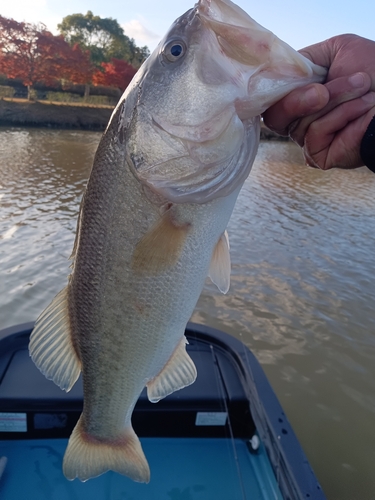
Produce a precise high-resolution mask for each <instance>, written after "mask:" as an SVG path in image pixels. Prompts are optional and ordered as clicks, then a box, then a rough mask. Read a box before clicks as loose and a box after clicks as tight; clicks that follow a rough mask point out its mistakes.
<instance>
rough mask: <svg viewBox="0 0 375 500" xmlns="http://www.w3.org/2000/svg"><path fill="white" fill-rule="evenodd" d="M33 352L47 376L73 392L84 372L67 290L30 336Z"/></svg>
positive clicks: (38, 322) (49, 308)
mask: <svg viewBox="0 0 375 500" xmlns="http://www.w3.org/2000/svg"><path fill="white" fill-rule="evenodd" d="M29 352H30V356H31V358H32V360H33V361H34V363H35V364H36V366H37V367H38V368H39V370H40V371H41V372H42V373H43V375H45V377H47V378H48V379H50V380H53V381H54V382H55V384H57V385H58V386H59V387H60V388H61V389H64V390H65V391H67V392H68V391H70V389H71V388H72V387H73V385H74V384H75V382H76V381H77V379H78V377H79V374H80V372H81V362H80V359H79V357H78V354H77V352H76V350H75V348H74V345H73V341H72V335H71V329H70V324H69V312H68V288H67V287H65V288H64V289H63V290H61V292H60V293H59V294H57V295H56V297H55V298H54V299H53V301H52V302H51V304H50V305H49V306H48V307H47V308H46V309H45V311H43V312H42V314H41V315H40V316H39V318H38V319H37V321H36V323H35V327H34V330H33V331H32V333H31V336H30V343H29Z"/></svg>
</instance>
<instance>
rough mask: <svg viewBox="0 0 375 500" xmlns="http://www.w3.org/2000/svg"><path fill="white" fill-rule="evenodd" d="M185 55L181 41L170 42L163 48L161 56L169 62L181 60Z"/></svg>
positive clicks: (184, 47) (184, 46) (183, 44)
mask: <svg viewBox="0 0 375 500" xmlns="http://www.w3.org/2000/svg"><path fill="white" fill-rule="evenodd" d="M185 53H186V45H185V42H183V41H182V40H172V41H170V42H168V43H167V44H166V45H165V46H164V48H163V55H164V56H165V57H166V59H167V60H168V61H170V62H175V61H177V60H178V59H181V57H183V56H184V55H185Z"/></svg>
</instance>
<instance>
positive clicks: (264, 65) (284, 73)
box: [195, 0, 327, 119]
mask: <svg viewBox="0 0 375 500" xmlns="http://www.w3.org/2000/svg"><path fill="white" fill-rule="evenodd" d="M195 8H196V12H197V15H198V16H199V18H200V20H201V23H202V25H203V26H205V28H206V29H207V30H209V31H211V32H212V33H214V35H215V37H216V42H217V45H218V47H219V53H221V55H222V56H224V57H225V58H226V59H228V60H230V61H232V63H233V64H234V65H235V67H236V70H237V75H241V76H238V77H237V82H239V87H241V90H242V91H243V93H242V95H239V96H238V98H237V99H236V103H235V106H236V111H237V113H238V114H239V116H240V117H241V119H248V118H251V117H253V116H256V115H259V114H261V113H263V112H264V111H265V110H266V109H267V108H268V107H270V106H271V105H272V104H274V103H275V102H277V101H278V100H279V99H281V98H282V97H284V96H285V95H286V94H288V93H289V92H290V91H291V90H293V89H294V88H297V87H298V86H302V85H306V84H308V83H312V82H323V81H324V80H325V78H326V75H327V70H326V68H322V67H321V66H318V65H316V64H313V63H312V62H311V61H310V60H308V59H307V58H305V57H304V56H302V54H300V53H299V52H297V51H295V50H294V49H293V48H292V47H290V46H289V45H288V44H286V43H285V42H283V41H282V40H280V39H279V38H278V37H277V36H276V35H274V34H273V33H272V32H271V31H269V30H267V29H266V28H264V27H263V26H261V25H260V24H258V23H257V22H256V21H254V19H252V18H251V17H250V16H249V15H248V14H247V13H246V12H245V11H244V10H242V9H241V8H240V7H238V6H237V5H235V4H234V3H232V2H231V0H199V2H198V3H197V4H196V6H195ZM206 73H207V70H206Z"/></svg>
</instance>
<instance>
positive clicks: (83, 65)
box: [0, 16, 136, 90]
mask: <svg viewBox="0 0 375 500" xmlns="http://www.w3.org/2000/svg"><path fill="white" fill-rule="evenodd" d="M135 73H136V69H135V68H134V67H133V66H132V65H131V64H129V63H128V62H126V61H123V60H119V59H112V60H111V61H110V62H106V63H102V64H101V65H100V67H99V68H98V67H95V66H94V65H93V64H92V62H91V61H90V52H89V51H88V50H83V49H82V48H81V47H80V46H79V45H78V44H77V43H76V44H74V45H69V44H68V43H67V42H66V41H65V39H64V37H63V36H62V35H59V36H55V35H53V34H52V33H50V32H49V31H48V30H47V29H46V26H45V25H44V24H42V23H39V24H30V23H26V22H21V23H20V22H17V21H15V20H13V19H7V18H5V17H2V16H0V74H4V75H5V76H6V77H7V78H9V79H15V78H17V79H19V80H21V81H22V83H23V84H24V85H26V86H27V87H28V88H29V90H30V88H32V86H33V85H35V84H36V83H44V84H45V85H48V86H54V84H56V83H57V82H59V83H64V82H71V83H75V84H85V85H87V84H94V85H104V86H114V87H118V88H120V89H121V90H124V89H125V88H126V86H127V85H128V84H129V82H130V80H131V78H132V77H133V76H134V74H135Z"/></svg>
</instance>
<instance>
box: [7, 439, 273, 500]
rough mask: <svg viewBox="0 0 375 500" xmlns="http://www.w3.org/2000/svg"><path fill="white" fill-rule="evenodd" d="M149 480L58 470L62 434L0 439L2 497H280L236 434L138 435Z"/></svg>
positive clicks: (268, 472) (262, 463) (262, 464)
mask: <svg viewBox="0 0 375 500" xmlns="http://www.w3.org/2000/svg"><path fill="white" fill-rule="evenodd" d="M141 442H142V447H143V450H144V452H145V455H146V457H147V460H148V462H149V465H150V469H151V481H150V483H149V484H140V483H134V482H133V481H131V480H130V479H128V478H126V477H123V476H121V475H119V474H116V473H114V472H107V473H106V474H104V475H102V476H99V477H97V478H95V479H90V480H89V481H87V482H85V483H82V482H80V481H79V480H78V479H76V480H74V481H68V480H67V479H65V477H64V476H63V474H62V470H61V467H62V458H63V455H64V452H65V448H66V445H67V440H66V439H43V440H40V439H38V440H12V441H0V457H1V456H5V457H7V459H8V462H7V465H6V468H5V471H4V473H3V476H2V478H1V479H0V498H1V500H86V499H87V500H88V499H90V500H94V499H95V500H102V499H103V500H104V499H105V500H143V499H144V500H146V499H147V500H244V499H246V500H250V499H251V500H271V499H272V500H282V496H281V494H280V490H279V488H278V485H277V483H276V480H275V476H274V474H273V471H272V469H271V466H270V464H269V461H268V458H267V455H266V452H265V450H264V448H263V447H261V448H260V449H259V450H258V452H257V453H256V454H252V453H250V452H249V450H248V448H247V446H246V443H245V441H243V440H241V439H234V440H229V439H217V438H167V439H166V438H143V439H141Z"/></svg>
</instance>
